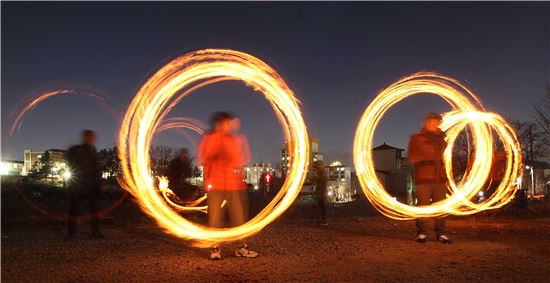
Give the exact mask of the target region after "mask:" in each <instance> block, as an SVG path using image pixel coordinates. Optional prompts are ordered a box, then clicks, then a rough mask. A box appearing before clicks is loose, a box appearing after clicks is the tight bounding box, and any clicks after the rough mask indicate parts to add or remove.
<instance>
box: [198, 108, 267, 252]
mask: <svg viewBox="0 0 550 283" xmlns="http://www.w3.org/2000/svg"><path fill="white" fill-rule="evenodd" d="M239 128H240V121H239V119H238V118H237V117H235V116H233V115H231V114H229V113H227V112H217V113H214V115H213V116H212V131H210V132H209V133H207V134H206V135H205V136H204V137H203V139H202V140H201V142H200V144H199V150H198V153H199V162H200V163H201V164H202V166H203V170H204V171H203V172H204V187H205V191H206V193H207V195H208V198H207V202H208V225H209V226H210V227H212V228H223V220H224V218H225V208H227V209H228V210H229V217H230V219H231V224H232V226H233V227H235V226H240V225H242V224H243V223H245V222H246V220H247V218H248V192H247V187H246V184H245V183H244V177H243V172H242V169H243V166H244V165H245V164H246V163H248V161H249V159H250V150H249V147H248V142H247V139H246V137H245V136H244V135H242V134H240V133H239ZM224 200H225V201H227V204H226V205H225V206H224V207H222V203H223V201H224ZM235 256H237V257H249V258H252V257H256V256H258V253H257V252H254V251H251V250H249V249H248V246H247V245H246V244H245V243H243V244H242V245H241V246H240V247H239V248H238V249H237V250H236V251H235ZM221 258H222V256H221V248H220V246H219V245H215V246H213V247H212V250H211V254H210V259H213V260H219V259H221Z"/></svg>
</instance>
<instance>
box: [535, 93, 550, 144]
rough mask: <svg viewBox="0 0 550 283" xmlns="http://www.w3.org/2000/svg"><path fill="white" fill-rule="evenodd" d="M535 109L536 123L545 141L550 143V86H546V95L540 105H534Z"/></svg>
mask: <svg viewBox="0 0 550 283" xmlns="http://www.w3.org/2000/svg"><path fill="white" fill-rule="evenodd" d="M533 108H535V121H536V122H537V124H538V126H539V127H540V129H541V131H542V132H543V133H544V135H545V139H546V140H547V141H550V84H547V85H546V93H545V94H544V96H543V97H542V100H541V101H540V103H538V104H536V105H533Z"/></svg>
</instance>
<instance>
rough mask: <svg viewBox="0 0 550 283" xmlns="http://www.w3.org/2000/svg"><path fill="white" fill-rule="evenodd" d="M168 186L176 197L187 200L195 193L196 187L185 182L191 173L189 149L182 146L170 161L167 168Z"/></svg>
mask: <svg viewBox="0 0 550 283" xmlns="http://www.w3.org/2000/svg"><path fill="white" fill-rule="evenodd" d="M167 171H168V172H167V177H168V187H169V188H170V190H172V192H174V194H175V195H176V196H178V198H180V199H182V200H185V201H188V200H191V199H192V198H193V196H194V194H195V191H196V187H195V186H193V185H191V184H189V183H188V182H187V179H188V178H191V177H192V175H193V166H192V160H191V157H190V155H189V150H188V149H186V148H183V149H181V150H180V153H179V155H178V156H177V157H176V158H174V159H173V160H172V161H170V164H168V170H167Z"/></svg>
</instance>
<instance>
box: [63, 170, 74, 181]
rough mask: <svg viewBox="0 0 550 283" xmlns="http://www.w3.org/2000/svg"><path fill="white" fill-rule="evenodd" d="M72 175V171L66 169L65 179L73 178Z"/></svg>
mask: <svg viewBox="0 0 550 283" xmlns="http://www.w3.org/2000/svg"><path fill="white" fill-rule="evenodd" d="M71 175H72V174H71V171H65V172H63V179H64V180H65V181H68V180H70V179H71Z"/></svg>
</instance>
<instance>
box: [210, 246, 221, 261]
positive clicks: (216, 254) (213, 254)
mask: <svg viewBox="0 0 550 283" xmlns="http://www.w3.org/2000/svg"><path fill="white" fill-rule="evenodd" d="M210 259H211V260H220V259H222V249H221V248H220V247H216V248H212V250H210Z"/></svg>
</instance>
